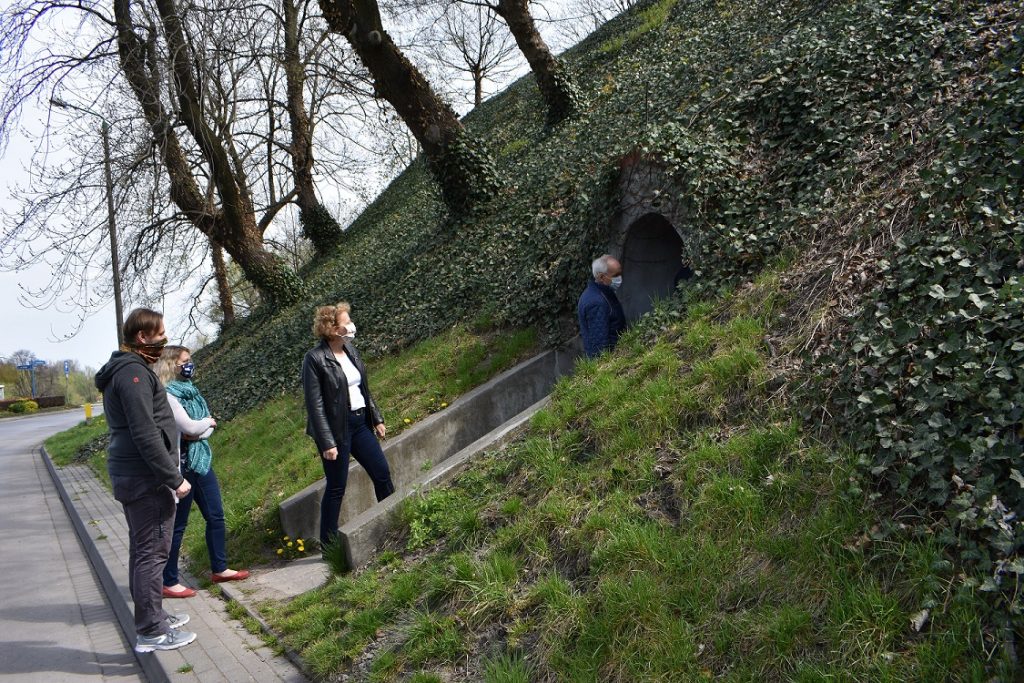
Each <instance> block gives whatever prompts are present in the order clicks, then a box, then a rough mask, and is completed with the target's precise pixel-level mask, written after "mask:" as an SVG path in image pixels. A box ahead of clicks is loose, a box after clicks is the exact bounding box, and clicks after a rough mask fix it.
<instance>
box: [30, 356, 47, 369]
mask: <svg viewBox="0 0 1024 683" xmlns="http://www.w3.org/2000/svg"><path fill="white" fill-rule="evenodd" d="M32 365H34V366H36V367H37V368H38V367H39V366H40V365H46V361H45V360H39V359H38V358H36V359H35V360H34V361H32Z"/></svg>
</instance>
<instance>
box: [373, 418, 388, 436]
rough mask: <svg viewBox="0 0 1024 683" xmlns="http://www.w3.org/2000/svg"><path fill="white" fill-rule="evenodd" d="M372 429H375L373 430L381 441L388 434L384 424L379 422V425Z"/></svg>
mask: <svg viewBox="0 0 1024 683" xmlns="http://www.w3.org/2000/svg"><path fill="white" fill-rule="evenodd" d="M374 429H375V430H376V431H377V436H379V437H380V438H382V439H383V438H384V435H385V434H387V433H388V430H387V428H386V427H385V426H384V423H383V422H381V423H380V424H379V425H377V426H376V427H374Z"/></svg>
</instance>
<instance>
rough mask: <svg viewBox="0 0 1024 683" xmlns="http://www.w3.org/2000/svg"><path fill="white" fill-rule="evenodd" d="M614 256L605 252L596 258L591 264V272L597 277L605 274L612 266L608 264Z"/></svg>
mask: <svg viewBox="0 0 1024 683" xmlns="http://www.w3.org/2000/svg"><path fill="white" fill-rule="evenodd" d="M610 258H612V256H611V255H610V254H604V255H603V256H598V257H597V258H596V259H594V262H593V263H591V264H590V272H591V273H592V274H593V275H594V278H595V279H596V278H597V276H598V275H605V274H606V273H607V272H608V271H609V269H610V268H611V266H609V265H608V259H610Z"/></svg>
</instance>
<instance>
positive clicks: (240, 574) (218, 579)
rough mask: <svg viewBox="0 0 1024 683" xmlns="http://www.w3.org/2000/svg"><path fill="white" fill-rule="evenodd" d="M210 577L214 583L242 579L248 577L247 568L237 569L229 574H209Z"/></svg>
mask: <svg viewBox="0 0 1024 683" xmlns="http://www.w3.org/2000/svg"><path fill="white" fill-rule="evenodd" d="M210 578H211V579H213V582H214V583H224V582H226V581H241V580H242V579H248V578H249V570H248V569H239V570H238V571H237V572H235V573H234V574H232V575H231V576H220V575H219V574H210Z"/></svg>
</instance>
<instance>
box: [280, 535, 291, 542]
mask: <svg viewBox="0 0 1024 683" xmlns="http://www.w3.org/2000/svg"><path fill="white" fill-rule="evenodd" d="M281 540H282V541H290V540H291V539H290V538H288V537H287V536H285V537H284V538H282V539H281Z"/></svg>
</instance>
